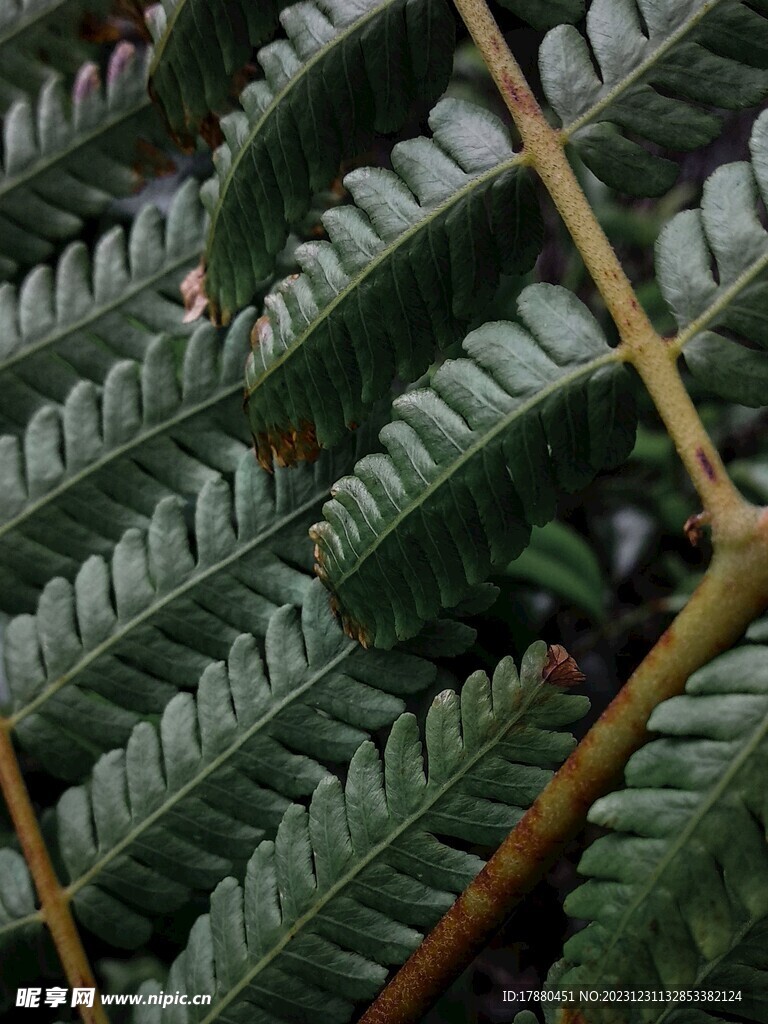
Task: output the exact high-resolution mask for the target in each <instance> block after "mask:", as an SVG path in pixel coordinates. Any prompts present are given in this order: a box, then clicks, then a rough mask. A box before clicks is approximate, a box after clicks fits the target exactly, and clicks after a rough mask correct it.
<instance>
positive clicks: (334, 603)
mask: <svg viewBox="0 0 768 1024" xmlns="http://www.w3.org/2000/svg"><path fill="white" fill-rule="evenodd" d="M309 537H310V540H312V541H314V542H315V575H316V576H317V578H318V579H319V580H320V581H321V583H322V584H323V586H324V587H326V588H327V589H328V590H331V584H330V582H329V580H328V573H327V572H326V571H325V565H324V560H323V550H322V548H321V547H320V533H319V532H318V531H317V530H316V529H315V527H314V526H313V527H311V529H310V531H309ZM330 605H331V611H332V612H333V614H334V616H335V618H337V619H338V620H339V621H340V622H341V628H342V629H343V630H344V632H345V634H346V635H347V636H348V637H349V638H350V640H355V641H357V643H359V644H360V646H361V647H364V648H366V649H367V648H369V647H370V646H371V645H372V644H373V637H372V636H371V634H370V633H369V632H368V631H367V630H366V629H365V628H364V627H363V626H361V625H360V623H359V622H356V621H355V619H353V618H352V617H351V616H349V615H347V614H346V612H345V611H344V609H343V608H342V607H341V604H340V603H339V599H338V597H337V596H336V594H334V593H333V591H332V590H331V593H330Z"/></svg>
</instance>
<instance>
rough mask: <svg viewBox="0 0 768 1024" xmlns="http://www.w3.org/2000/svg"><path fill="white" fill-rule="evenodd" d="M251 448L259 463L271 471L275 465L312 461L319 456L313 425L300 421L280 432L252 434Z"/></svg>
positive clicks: (281, 466) (291, 464) (318, 446)
mask: <svg viewBox="0 0 768 1024" xmlns="http://www.w3.org/2000/svg"><path fill="white" fill-rule="evenodd" d="M253 450H254V451H255V453H256V458H257V459H258V460H259V465H260V466H261V467H262V469H266V470H267V472H269V473H271V472H272V470H273V469H274V467H275V466H279V467H280V468H281V469H282V468H283V467H285V466H295V465H296V464H297V463H299V462H314V461H315V460H316V459H318V458H319V456H320V451H321V449H320V445H319V444H318V443H317V435H316V433H315V427H314V424H312V423H307V422H306V421H304V422H302V423H301V424H300V425H299V427H298V428H296V429H294V428H293V427H289V429H288V430H284V431H283V432H282V433H278V432H277V431H267V432H265V433H262V434H254V435H253Z"/></svg>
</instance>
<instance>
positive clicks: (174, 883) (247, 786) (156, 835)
mask: <svg viewBox="0 0 768 1024" xmlns="http://www.w3.org/2000/svg"><path fill="white" fill-rule="evenodd" d="M264 646H265V654H264V657H263V658H262V656H261V655H260V653H259V647H258V644H257V642H256V640H255V639H254V638H253V637H252V636H245V635H244V636H241V637H239V638H238V639H237V640H236V641H235V643H234V645H233V647H232V650H231V652H230V655H229V659H228V663H227V665H226V666H225V665H224V664H223V663H222V662H218V663H216V664H214V665H211V666H210V667H209V668H207V669H206V670H205V672H204V673H203V676H202V678H201V680H200V685H199V687H198V689H197V696H196V698H195V697H193V696H192V695H191V694H189V693H180V694H178V695H177V696H176V697H174V698H173V700H171V701H170V703H169V704H168V705H167V707H166V709H165V711H164V712H163V717H162V719H161V721H160V726H159V729H156V728H155V727H154V726H152V725H150V724H149V723H147V722H143V723H141V724H140V725H138V726H136V728H135V729H134V730H133V733H132V734H131V738H130V739H129V741H128V744H127V746H126V747H125V748H124V749H122V750H113V751H112V752H111V753H109V754H106V755H105V756H104V757H102V758H101V759H100V760H99V761H98V762H97V763H96V765H95V767H94V770H93V774H92V776H91V778H90V780H89V782H88V784H87V785H86V786H83V787H78V788H76V789H71V790H69V791H68V792H66V793H65V794H64V796H63V797H62V798H61V800H60V801H59V804H58V807H57V817H58V842H59V847H60V850H61V854H62V857H63V859H64V862H65V864H66V867H67V871H68V874H69V885H68V892H69V893H70V894H71V895H73V896H74V905H75V909H76V911H77V913H78V916H79V918H80V919H81V920H82V921H83V922H84V923H85V924H86V925H87V926H88V927H89V928H91V929H92V930H94V931H95V932H96V933H97V934H99V935H100V936H101V937H102V938H104V939H105V940H106V941H109V942H112V943H116V944H117V945H120V946H135V945H138V944H139V943H141V942H143V941H145V940H146V939H147V938H148V936H149V933H150V931H151V927H152V926H151V923H150V918H151V917H152V916H154V915H157V914H158V913H167V912H170V911H172V910H175V909H177V908H178V907H179V906H180V905H181V904H182V903H183V902H185V901H186V900H187V899H188V898H189V896H190V892H191V890H193V889H197V890H200V889H203V890H205V891H206V892H210V891H211V890H212V889H213V888H214V886H215V885H216V884H217V883H218V882H220V881H221V879H222V878H224V877H225V876H226V875H228V874H231V873H232V872H233V871H235V870H237V871H238V872H241V871H242V868H243V867H244V866H245V863H246V861H247V860H248V858H249V857H250V856H251V854H252V853H253V850H254V847H255V846H256V844H257V843H258V842H259V841H260V840H261V839H264V838H267V837H273V836H274V834H275V831H276V829H277V826H278V825H279V824H280V819H281V818H282V816H283V813H284V812H285V810H286V809H287V807H288V806H289V803H290V800H291V799H298V798H301V797H307V796H310V795H311V794H312V792H313V791H314V789H315V787H316V786H317V784H318V783H319V782H320V781H321V780H322V779H323V778H326V777H327V775H328V770H327V768H325V767H324V764H321V762H320V760H318V758H320V759H322V761H323V762H324V763H325V762H329V761H331V762H336V763H340V764H345V763H347V762H349V760H350V759H351V757H352V755H353V754H354V753H355V751H356V750H357V748H358V747H359V746H360V744H361V743H362V742H363V740H365V739H366V738H368V737H369V735H370V733H371V732H372V731H374V730H376V729H380V728H383V727H385V726H390V725H391V724H392V722H393V721H394V720H395V718H396V717H397V716H398V715H399V714H400V713H401V712H402V711H404V710H405V706H404V703H403V701H402V699H401V695H405V694H409V693H417V692H419V691H421V690H423V689H425V688H426V687H427V686H429V685H431V684H432V682H433V681H434V679H435V676H436V669H435V667H434V665H432V664H431V663H430V662H428V661H424V660H422V659H420V658H416V657H413V656H411V655H406V654H402V653H400V652H386V653H382V654H381V655H380V656H378V657H374V658H373V659H371V658H369V657H367V656H366V654H365V652H363V651H362V650H361V649H360V647H359V645H358V644H355V643H353V642H352V641H351V640H348V639H347V638H346V637H345V636H344V634H343V633H342V631H341V629H340V628H339V627H338V625H337V624H336V623H335V622H334V620H333V616H332V614H331V611H330V609H329V607H328V596H327V594H326V593H325V590H324V589H323V587H322V585H321V584H320V583H319V582H318V581H315V583H314V585H313V586H311V587H310V589H309V590H308V592H307V597H306V599H305V601H304V603H303V605H302V608H301V612H300V613H299V611H298V610H297V609H295V608H292V607H290V606H285V607H283V608H281V609H279V610H278V611H277V612H275V613H274V615H272V617H271V618H270V620H269V624H268V626H267V630H266V639H265V645H264Z"/></svg>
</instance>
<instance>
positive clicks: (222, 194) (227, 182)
mask: <svg viewBox="0 0 768 1024" xmlns="http://www.w3.org/2000/svg"><path fill="white" fill-rule="evenodd" d="M398 3H402V0H383V2H382V3H379V4H378V5H377V6H376V7H374V8H373V10H372V11H369V12H368V13H367V14H364V15H362V17H360V18H358V19H357V21H353V22H352V23H351V24H350V25H347V26H346V27H345V28H343V29H341V30H340V31H339V33H338V35H335V36H334V37H333V39H331V40H329V41H328V42H327V43H326V44H325V46H322V47H321V48H320V49H319V50H317V51H316V52H315V53H313V54H312V56H311V57H310V58H309V59H308V60H307V61H305V62H303V63H302V65H301V68H300V69H299V71H298V73H297V74H296V75H294V76H293V78H291V79H290V80H289V81H288V82H287V83H286V84H285V85H284V86H283V88H282V89H281V90H280V92H278V93H276V94H275V95H274V96H273V98H272V101H271V103H270V104H269V106H268V107H267V109H266V110H265V111H264V113H263V114H262V115H261V117H259V119H258V121H257V122H256V123H255V124H254V126H253V128H251V130H250V131H249V132H248V134H247V135H246V137H245V139H244V140H243V143H242V145H241V146H240V148H239V150H238V151H237V153H236V154H234V156H233V159H232V162H231V164H230V168H229V172H228V173H227V176H226V178H225V179H224V181H223V182H222V183H221V185H220V186H219V195H218V200H217V202H216V207H215V209H214V211H213V214H212V216H211V226H210V230H209V232H208V244H207V246H206V256H207V259H208V260H209V261H210V259H211V252H212V249H213V245H214V239H215V235H216V226H217V224H218V219H219V212H220V211H221V209H222V208H223V206H224V203H225V200H226V196H227V193H228V191H229V188H230V186H231V185H232V183H233V181H234V180H235V172H236V171H237V168H238V167H239V166H240V162H241V161H242V160H243V159H245V156H246V153H250V149H251V146H252V144H253V141H254V139H255V138H256V136H257V135H258V134H259V133H260V132H261V130H262V128H263V126H264V124H265V123H266V122H267V121H268V120H269V118H270V117H272V115H273V114H274V112H275V110H276V109H277V108H278V107H279V106H280V104H281V103H282V102H283V100H284V99H285V97H286V96H288V95H290V93H291V91H292V90H293V89H294V88H295V87H296V86H297V85H298V84H299V83H300V82H302V81H303V80H304V78H305V77H306V75H308V74H309V72H310V71H311V70H312V68H313V67H314V66H315V65H316V64H317V63H319V62H320V61H321V60H323V59H324V58H325V56H326V55H327V54H328V53H331V52H332V51H333V50H334V49H335V48H336V46H340V45H343V43H344V42H346V41H347V40H348V39H350V38H351V37H352V35H354V33H355V32H357V31H358V29H361V28H364V27H365V26H366V25H367V24H368V22H369V21H371V20H372V19H373V18H376V17H378V16H379V15H380V14H381V12H382V11H384V10H386V9H387V8H389V7H392V6H394V5H395V4H398ZM334 27H335V26H334ZM285 42H287V43H288V45H290V46H293V44H292V43H291V42H290V40H289V39H286V40H285ZM230 152H231V147H230Z"/></svg>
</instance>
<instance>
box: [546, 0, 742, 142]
mask: <svg viewBox="0 0 768 1024" xmlns="http://www.w3.org/2000/svg"><path fill="white" fill-rule="evenodd" d="M635 2H636V0H635ZM723 2H724V0H706V2H705V3H704V4H703V5H702V6H701V7H700V8H699V10H698V11H696V12H695V13H694V14H692V15H691V17H690V18H689V19H688V21H686V22H684V23H683V24H682V25H681V26H680V27H679V28H677V29H675V31H674V32H673V33H672V34H671V35H670V36H668V37H667V39H665V40H664V42H662V43H661V44H660V46H658V47H657V48H656V49H655V50H654V51H653V52H652V53H651V54H649V55H648V57H646V59H645V60H643V61H641V62H640V64H638V65H637V67H636V68H634V69H633V70H632V71H630V73H629V74H628V75H627V76H626V78H624V79H622V81H621V82H617V83H616V85H614V87H613V88H612V89H611V90H610V91H609V92H607V93H606V94H605V96H603V97H602V98H601V99H599V100H598V101H597V103H595V104H594V105H593V106H592V107H590V109H589V110H587V111H586V112H585V113H583V114H582V115H581V117H578V118H576V120H575V121H572V122H571V123H570V124H569V125H566V126H565V127H564V128H563V129H562V132H563V135H564V137H565V139H566V140H568V139H569V138H570V137H571V136H573V135H574V133H575V132H577V131H578V130H579V129H580V128H583V127H585V125H588V124H590V123H591V122H592V121H594V120H595V118H596V117H599V115H600V114H601V113H602V112H603V111H604V110H605V109H606V108H607V107H609V106H610V105H611V104H612V103H613V102H614V101H615V100H616V99H618V97H619V96H621V95H622V94H623V93H625V92H626V91H627V90H628V89H630V88H631V87H632V86H633V85H634V84H635V83H636V82H638V81H640V79H641V78H642V77H643V76H644V75H645V74H646V72H648V71H650V70H651V68H653V67H654V65H656V64H658V62H659V61H660V60H661V59H662V58H663V57H665V56H666V55H667V54H668V53H669V52H670V50H672V49H674V48H675V46H677V45H678V43H680V42H682V41H683V40H684V39H685V37H686V36H687V35H689V34H690V33H691V32H692V31H693V30H694V29H695V28H696V27H697V25H699V24H700V22H702V21H703V20H704V19H705V18H706V17H708V16H709V15H710V14H711V13H712V12H713V11H714V10H716V9H717V8H718V7H719V6H720V5H721V4H722V3H723Z"/></svg>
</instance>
